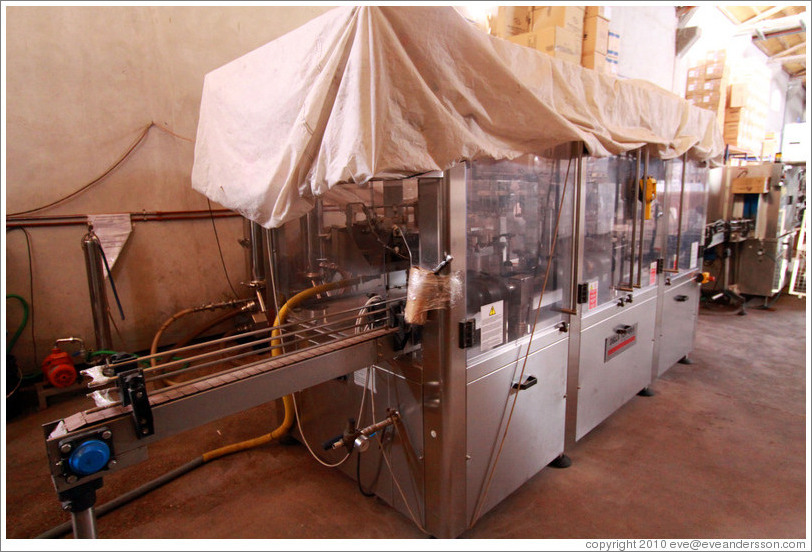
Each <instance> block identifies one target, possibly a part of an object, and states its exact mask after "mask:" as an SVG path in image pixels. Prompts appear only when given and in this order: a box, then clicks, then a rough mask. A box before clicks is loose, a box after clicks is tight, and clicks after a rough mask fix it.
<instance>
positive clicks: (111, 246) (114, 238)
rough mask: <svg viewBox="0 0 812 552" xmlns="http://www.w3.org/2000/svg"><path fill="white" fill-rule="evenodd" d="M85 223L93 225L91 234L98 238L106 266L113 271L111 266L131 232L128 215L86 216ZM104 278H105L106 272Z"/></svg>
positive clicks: (131, 227) (131, 226)
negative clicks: (105, 259)
mask: <svg viewBox="0 0 812 552" xmlns="http://www.w3.org/2000/svg"><path fill="white" fill-rule="evenodd" d="M87 221H88V222H89V223H90V224H92V225H93V232H94V233H95V234H96V235H97V236H98V237H99V241H100V242H101V245H102V249H103V250H104V256H105V257H106V258H107V264H108V266H109V267H110V270H113V265H114V264H116V259H117V258H118V255H119V253H121V250H122V249H123V248H124V244H125V243H127V239H128V238H129V237H130V233H131V232H132V230H133V225H132V221H131V220H130V214H129V213H119V214H115V215H88V216H87ZM104 277H105V278H106V277H107V271H105V273H104Z"/></svg>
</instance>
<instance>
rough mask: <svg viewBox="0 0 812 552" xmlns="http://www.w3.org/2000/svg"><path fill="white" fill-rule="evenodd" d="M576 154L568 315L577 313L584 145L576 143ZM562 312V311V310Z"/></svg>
mask: <svg viewBox="0 0 812 552" xmlns="http://www.w3.org/2000/svg"><path fill="white" fill-rule="evenodd" d="M574 147H577V148H578V150H577V154H576V155H573V156H572V157H574V158H575V181H574V182H575V186H573V192H574V193H573V197H572V202H573V204H572V212H573V217H572V244H571V246H570V248H571V253H572V254H571V256H570V308H569V314H577V312H578V279H579V278H580V275H579V274H578V254H579V251H578V246H579V243H578V240H579V238H578V237H579V236H580V232H581V229H580V220H581V217H579V216H578V213H579V209H580V205H581V190H582V188H583V185H584V181H583V177H584V170H583V169H584V167H583V165H584V164H585V163H586V161H585V160H584V158H583V151H584V144H583V143H582V142H578V143H577V145H576V146H574ZM562 310H563V309H562Z"/></svg>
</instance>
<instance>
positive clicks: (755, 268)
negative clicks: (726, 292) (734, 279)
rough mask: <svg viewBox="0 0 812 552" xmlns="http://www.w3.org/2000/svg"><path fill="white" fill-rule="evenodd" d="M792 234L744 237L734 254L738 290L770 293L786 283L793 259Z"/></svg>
mask: <svg viewBox="0 0 812 552" xmlns="http://www.w3.org/2000/svg"><path fill="white" fill-rule="evenodd" d="M794 237H795V236H794V234H788V235H786V236H783V237H781V238H780V239H777V240H776V239H767V240H747V241H745V242H744V243H743V244H741V245H740V247H739V249H738V254H739V256H738V258H737V273H738V275H739V281H738V286H739V291H740V292H741V293H746V294H748V295H761V296H764V297H769V296H771V295H774V294H776V293H778V292H779V291H780V290H781V289H782V288H783V287H784V284H786V283H787V272H788V270H789V268H790V266H791V263H792V244H793V239H794Z"/></svg>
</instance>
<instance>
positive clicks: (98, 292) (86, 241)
mask: <svg viewBox="0 0 812 552" xmlns="http://www.w3.org/2000/svg"><path fill="white" fill-rule="evenodd" d="M82 250H83V251H84V254H85V268H86V270H87V285H88V289H89V291H90V310H91V312H92V313H93V332H94V333H95V335H96V349H97V350H103V351H108V350H112V349H113V339H112V337H111V335H110V321H109V320H108V318H107V311H108V310H109V306H108V303H107V292H106V291H105V289H104V268H103V266H102V249H101V241H99V237H98V236H97V235H96V234H95V232H93V225H92V224H88V225H87V234H85V235H84V236H83V237H82Z"/></svg>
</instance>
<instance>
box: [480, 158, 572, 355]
mask: <svg viewBox="0 0 812 552" xmlns="http://www.w3.org/2000/svg"><path fill="white" fill-rule="evenodd" d="M569 153H570V149H569V147H562V148H560V149H558V150H555V151H551V152H548V153H547V154H546V155H544V156H535V155H525V156H522V157H520V158H518V159H515V160H511V161H476V162H474V163H472V164H471V166H470V171H469V177H468V182H467V203H468V213H467V217H466V218H467V233H468V243H467V257H468V266H467V275H466V283H467V288H466V291H467V292H466V296H467V313H468V318H469V320H471V321H473V322H474V324H475V330H474V345H473V347H471V348H470V349H469V356H475V355H477V354H479V353H481V352H485V351H487V350H490V349H492V348H494V347H498V346H500V345H503V344H505V343H509V342H511V341H514V340H516V339H518V338H520V337H522V336H525V335H528V334H529V333H530V331H531V329H532V327H533V324H534V323H535V325H536V329H537V330H539V329H542V328H549V327H550V326H554V325H555V324H557V323H559V322H561V321H562V320H563V317H564V315H563V314H562V313H561V309H562V308H566V307H567V306H568V305H569V303H570V297H569V287H570V286H569V282H570V281H571V274H570V271H571V252H572V214H573V209H572V197H573V189H574V186H575V181H576V172H577V171H576V169H577V163H576V161H575V160H570V156H569ZM565 178H568V182H569V183H568V185H567V186H566V190H565V189H564V179H565ZM562 194H566V197H564V199H563V202H562ZM562 204H563V208H562V213H561V219H560V221H559V224H558V233H557V236H558V237H557V243H556V244H555V250H554V251H553V239H554V238H553V237H554V235H555V228H556V221H557V219H558V210H559V206H561V205H562ZM551 253H553V255H552V259H551V256H550V255H551ZM550 259H551V260H550ZM548 261H550V263H551V264H550V269H549V275H548V277H547V284H546V286H545V287H544V294H543V296H542V295H541V292H542V286H543V282H544V275H545V272H546V271H547V265H548ZM539 299H541V309H540V312H538V318H537V317H536V315H537V311H538V310H539V309H538V308H537V307H538V305H539ZM494 324H496V326H494ZM499 331H501V334H500V333H499Z"/></svg>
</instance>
